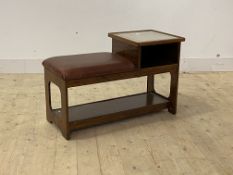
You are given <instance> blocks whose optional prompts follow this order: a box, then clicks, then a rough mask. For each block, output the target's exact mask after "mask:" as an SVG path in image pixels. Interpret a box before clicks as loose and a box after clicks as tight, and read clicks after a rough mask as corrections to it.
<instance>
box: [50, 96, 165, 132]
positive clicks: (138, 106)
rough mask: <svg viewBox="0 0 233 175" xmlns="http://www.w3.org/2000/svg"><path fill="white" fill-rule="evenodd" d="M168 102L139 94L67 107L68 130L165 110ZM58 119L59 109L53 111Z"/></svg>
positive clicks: (159, 97)
mask: <svg viewBox="0 0 233 175" xmlns="http://www.w3.org/2000/svg"><path fill="white" fill-rule="evenodd" d="M168 103H169V101H168V100H167V99H166V98H164V97H162V96H160V95H158V94H156V93H153V92H151V93H141V94H135V95H130V96H124V97H119V98H114V99H109V100H104V101H99V102H93V103H88V104H82V105H77V106H71V107H69V122H70V129H71V130H74V129H78V128H84V127H88V126H92V125H97V124H101V123H106V122H110V121H116V120H120V119H123V118H129V117H134V116H138V115H142V114H146V113H149V112H156V111H160V110H162V109H165V108H167V106H168ZM53 113H54V115H55V116H57V117H59V116H60V114H61V112H60V109H55V110H53Z"/></svg>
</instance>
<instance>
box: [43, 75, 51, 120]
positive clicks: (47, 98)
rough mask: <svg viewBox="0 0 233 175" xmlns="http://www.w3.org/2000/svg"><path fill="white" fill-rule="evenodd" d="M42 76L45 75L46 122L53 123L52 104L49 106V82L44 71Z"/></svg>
mask: <svg viewBox="0 0 233 175" xmlns="http://www.w3.org/2000/svg"><path fill="white" fill-rule="evenodd" d="M44 76H45V77H44V80H45V103H46V118H47V121H48V122H50V123H53V116H52V106H51V88H50V84H51V82H50V81H49V78H48V77H47V74H46V72H45V74H44Z"/></svg>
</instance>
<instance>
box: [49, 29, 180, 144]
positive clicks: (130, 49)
mask: <svg viewBox="0 0 233 175" xmlns="http://www.w3.org/2000/svg"><path fill="white" fill-rule="evenodd" d="M109 35H110V36H111V33H110V34H109ZM183 40H184V39H183V38H181V39H180V40H179V41H176V42H175V43H176V44H177V46H176V49H175V55H176V62H175V63H173V62H172V63H169V64H165V65H163V64H162V65H152V66H147V67H142V65H141V59H143V58H142V52H143V51H142V50H143V46H140V45H139V46H135V45H129V43H128V41H127V42H126V43H125V42H124V41H123V42H122V41H119V40H118V39H115V38H113V40H112V42H113V43H112V52H113V53H115V54H120V55H123V56H125V57H127V58H128V59H130V60H131V61H132V62H133V63H134V64H135V66H136V69H135V70H134V71H130V72H124V73H118V74H110V75H104V76H97V77H91V78H86V79H79V80H72V81H65V80H63V79H62V78H61V77H59V76H57V75H56V74H54V73H52V72H50V71H49V70H47V69H46V68H45V69H44V80H45V96H46V115H47V120H48V122H50V123H55V124H56V125H57V126H58V128H59V129H60V130H61V132H62V135H63V136H64V137H65V138H66V139H67V140H68V139H70V134H71V132H72V131H74V130H76V129H80V128H85V127H89V126H93V125H98V124H102V123H106V122H111V121H116V120H121V119H124V118H129V117H134V116H139V115H142V114H146V113H150V112H156V111H160V110H162V109H166V108H167V109H168V111H169V112H170V113H172V114H176V111H177V93H178V79H179V57H180V42H181V41H183ZM172 43H173V42H172ZM162 44H164V43H162ZM143 45H146V44H145V43H143ZM149 45H151V43H149ZM152 46H153V43H152ZM149 55H150V54H149ZM167 72H169V73H170V75H171V79H170V95H169V97H164V96H162V95H160V94H158V93H157V92H156V91H155V88H154V75H155V74H160V73H167ZM141 76H147V92H146V94H147V95H146V100H147V104H146V105H145V106H142V107H140V108H133V109H129V110H125V111H118V112H114V113H108V114H105V115H101V116H95V117H92V118H86V119H82V120H72V121H70V116H69V112H70V111H69V108H70V107H69V103H68V88H70V87H75V86H81V85H87V84H93V83H100V82H107V81H113V80H121V79H128V78H135V77H141ZM51 83H54V84H55V85H57V86H58V88H59V90H60V93H61V109H52V106H51V87H50V86H51ZM151 94H153V95H156V96H158V97H160V98H163V99H165V100H166V102H163V103H160V104H153V103H152V100H153V99H151ZM136 95H137V94H136ZM127 97H129V98H130V97H131V96H126V98H127ZM120 98H122V97H119V99H120ZM115 99H118V98H115ZM110 100H112V99H109V100H105V101H110ZM97 103H98V102H94V103H89V104H92V105H93V104H97ZM77 118H78V116H77Z"/></svg>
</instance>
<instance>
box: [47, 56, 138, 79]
mask: <svg viewBox="0 0 233 175" xmlns="http://www.w3.org/2000/svg"><path fill="white" fill-rule="evenodd" d="M43 65H44V67H45V68H46V69H48V70H49V71H51V72H53V73H55V74H57V75H58V76H60V77H62V78H63V79H64V80H77V79H82V78H89V77H94V76H101V75H106V74H114V73H120V72H127V71H131V70H133V69H135V66H134V64H133V63H132V62H130V61H129V60H128V59H126V58H124V57H122V56H119V55H116V54H112V53H107V52H102V53H91V54H82V55H69V56H59V57H53V58H48V59H46V60H44V61H43Z"/></svg>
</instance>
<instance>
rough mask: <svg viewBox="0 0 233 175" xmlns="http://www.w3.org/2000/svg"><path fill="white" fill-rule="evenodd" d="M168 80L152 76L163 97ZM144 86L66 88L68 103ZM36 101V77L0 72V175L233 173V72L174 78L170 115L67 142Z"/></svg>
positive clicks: (95, 130)
mask: <svg viewBox="0 0 233 175" xmlns="http://www.w3.org/2000/svg"><path fill="white" fill-rule="evenodd" d="M168 78H169V77H168V75H166V74H164V75H160V76H156V80H157V81H156V82H155V85H156V89H157V90H158V91H159V92H161V93H163V94H168ZM145 82H146V81H145V78H138V79H131V80H124V81H117V82H109V83H102V84H97V85H89V86H82V87H78V88H72V89H71V90H70V91H69V97H70V105H75V104H79V103H85V102H91V101H97V100H102V99H106V98H111V97H117V96H122V95H128V94H133V93H139V92H143V91H145V89H146V86H145ZM52 90H53V94H52V95H53V106H54V107H57V106H59V93H58V90H57V89H56V87H53V89H52ZM44 102H45V97H44V87H43V75H42V74H27V75H25V74H0V175H31V174H33V175H55V174H56V175H57V174H61V175H68V174H69V175H74V174H78V175H142V174H144V175H157V174H158V175H210V174H211V175H232V174H233V72H231V73H230V72H229V73H203V74H201V73H200V74H181V76H180V84H179V103H178V104H179V105H178V113H177V115H176V116H174V115H171V114H170V113H168V112H167V111H162V112H160V113H154V114H149V115H146V116H144V117H139V118H134V119H130V120H124V121H120V122H115V123H111V124H106V125H101V126H97V127H92V128H89V129H84V130H80V131H77V132H75V133H73V134H72V139H71V140H70V141H66V140H65V139H64V138H63V137H62V136H61V134H60V132H59V131H58V129H56V127H54V125H51V124H49V123H47V121H46V119H45V104H44ZM93 112H94V111H93Z"/></svg>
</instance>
